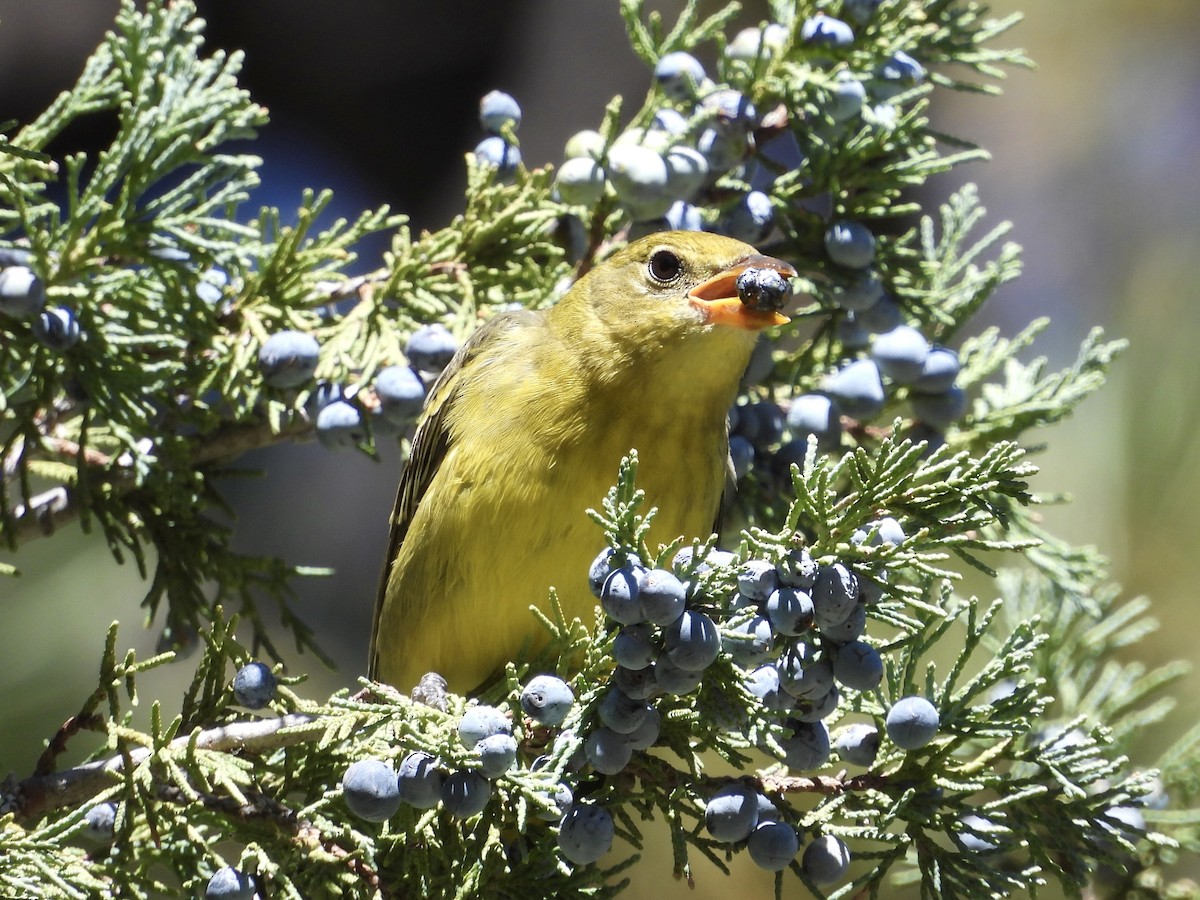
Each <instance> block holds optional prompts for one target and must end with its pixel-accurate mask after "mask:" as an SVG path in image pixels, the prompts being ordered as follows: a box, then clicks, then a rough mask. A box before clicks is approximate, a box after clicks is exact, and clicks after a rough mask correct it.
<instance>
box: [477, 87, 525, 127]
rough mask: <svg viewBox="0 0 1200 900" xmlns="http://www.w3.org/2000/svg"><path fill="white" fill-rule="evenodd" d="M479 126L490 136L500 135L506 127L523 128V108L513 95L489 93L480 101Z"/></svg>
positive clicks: (498, 92) (502, 92)
mask: <svg viewBox="0 0 1200 900" xmlns="http://www.w3.org/2000/svg"><path fill="white" fill-rule="evenodd" d="M479 124H480V125H481V126H482V127H483V130H484V131H486V132H488V133H489V134H500V132H501V131H502V130H503V129H504V127H505V126H506V125H511V126H512V129H513V130H514V131H515V130H516V129H517V128H519V127H520V126H521V107H520V106H519V105H518V103H517V101H516V100H514V99H513V97H512V95H511V94H506V93H504V91H488V92H487V93H486V94H484V95H483V98H482V99H481V100H480V101H479Z"/></svg>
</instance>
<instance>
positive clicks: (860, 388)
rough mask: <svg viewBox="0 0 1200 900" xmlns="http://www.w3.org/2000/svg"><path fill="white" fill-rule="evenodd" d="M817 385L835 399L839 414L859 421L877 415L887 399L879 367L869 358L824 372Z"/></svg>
mask: <svg viewBox="0 0 1200 900" xmlns="http://www.w3.org/2000/svg"><path fill="white" fill-rule="evenodd" d="M821 386H822V388H823V389H824V390H825V391H827V392H828V393H829V394H831V395H833V397H834V398H836V400H837V401H838V407H839V408H840V409H841V411H842V412H843V413H845V414H846V415H848V416H850V417H851V418H853V419H859V420H860V421H861V420H866V419H871V418H874V417H875V416H877V415H878V414H879V413H880V412H881V411H882V410H883V404H884V401H885V400H886V399H887V395H886V394H884V391H883V379H881V378H880V376H879V367H878V366H877V365H876V364H875V362H874V361H873V360H870V359H859V360H855V361H854V362H852V363H850V364H849V365H846V366H843V367H842V368H841V369H838V370H837V371H836V372H833V373H831V374H830V375H827V376H826V377H825V380H824V381H823V382H822V384H821Z"/></svg>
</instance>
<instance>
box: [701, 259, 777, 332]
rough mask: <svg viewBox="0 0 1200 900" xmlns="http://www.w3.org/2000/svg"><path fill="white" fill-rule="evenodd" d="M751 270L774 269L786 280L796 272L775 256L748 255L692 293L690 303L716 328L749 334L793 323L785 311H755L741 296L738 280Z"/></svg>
mask: <svg viewBox="0 0 1200 900" xmlns="http://www.w3.org/2000/svg"><path fill="white" fill-rule="evenodd" d="M747 269H771V270H774V271H776V272H778V273H779V274H780V275H782V276H783V277H784V278H795V277H796V269H795V268H794V267H793V266H791V265H789V264H788V263H785V262H784V261H783V260H781V259H775V258H774V257H771V256H758V255H757V254H756V255H754V256H747V257H745V258H743V259H740V260H738V261H737V262H736V263H734V265H732V266H731V267H729V268H728V269H726V270H725V271H724V272H721V273H720V274H719V275H714V276H713V277H712V278H710V279H708V281H705V282H703V283H701V284H698V285H696V286H695V287H694V288H692V289H691V290H690V291H688V295H687V296H688V301H689V302H690V303H691V304H692V306H694V307H696V309H698V310H700V311H701V312H703V313H704V315H705V318H706V320H707V321H709V322H711V323H712V324H714V325H730V326H732V327H734V328H745V329H747V330H748V331H761V330H762V329H763V328H770V327H771V326H772V325H785V324H787V323H788V322H790V321H791V319H789V318H788V317H787V316H785V315H784V314H783V313H781V312H777V311H775V310H772V309H752V308H751V307H749V306H747V305H746V304H745V303H744V302H743V301H742V298H741V297H740V296H739V295H738V288H737V282H738V277H739V276H740V275H741V274H742V273H743V272H745V271H746V270H747Z"/></svg>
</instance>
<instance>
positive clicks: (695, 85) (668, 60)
mask: <svg viewBox="0 0 1200 900" xmlns="http://www.w3.org/2000/svg"><path fill="white" fill-rule="evenodd" d="M654 81H655V82H656V83H657V84H658V86H659V88H661V89H662V92H663V93H664V94H666V95H667V96H668V97H670V98H671V99H672V100H679V101H684V100H690V99H691V98H693V97H695V96H696V93H697V91H698V90H699V89H700V85H701V84H702V83H703V82H704V66H702V65H700V61H699V60H698V59H696V57H694V56H692V55H691V54H690V53H684V52H682V51H676V52H674V53H668V54H666V55H665V56H663V57H662V58H661V59H659V61H658V62H657V63H656V64H655V66H654Z"/></svg>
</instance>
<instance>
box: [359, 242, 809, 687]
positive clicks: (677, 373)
mask: <svg viewBox="0 0 1200 900" xmlns="http://www.w3.org/2000/svg"><path fill="white" fill-rule="evenodd" d="M747 269H755V270H759V271H761V270H767V271H768V272H769V273H771V274H772V275H773V273H779V275H781V276H783V278H787V277H790V276H793V275H795V270H794V269H793V268H792V267H791V266H790V265H788V264H787V263H784V262H781V261H779V260H775V259H770V258H768V257H763V256H759V255H757V253H756V251H755V250H754V248H752V247H750V246H748V245H747V244H743V243H741V242H739V241H735V240H731V239H730V238H726V237H721V236H718V235H714V234H707V233H701V232H667V233H660V234H654V235H650V236H649V237H646V238H643V239H641V240H637V241H634V242H633V243H630V244H629V245H627V246H626V247H624V248H622V249H621V250H619V251H617V252H616V253H614V254H613V255H612V256H611V257H610V258H609V259H608V260H607V261H605V262H604V263H602V264H601V265H599V266H598V267H596V268H595V269H593V270H591V271H590V272H588V273H587V274H586V275H584V276H583V277H582V278H580V280H579V281H578V282H577V283H576V284H575V285H574V286H573V287H572V288H571V290H570V291H568V293H567V294H566V296H564V297H563V299H562V300H561V301H560V302H559V303H557V304H556V305H555V306H553V307H551V308H549V309H546V310H541V311H536V312H534V311H529V310H518V311H513V312H504V313H500V314H498V315H496V316H495V317H494V318H492V319H490V320H489V321H487V322H486V323H485V324H484V325H482V326H480V328H479V329H478V330H476V332H475V333H474V334H473V335H472V336H471V338H470V339H469V340H468V341H467V342H466V343H465V344H464V345H463V347H462V348H461V349H460V350H459V351H458V353H457V355H456V356H455V357H454V360H453V361H452V362H451V363H450V365H449V366H448V367H447V368H446V370H445V371H444V372H443V373H442V375H441V377H440V378H439V380H438V381H437V383H436V384H435V385H434V386H433V388H432V389H431V391H430V394H429V400H428V402H427V404H426V408H425V411H424V414H423V418H422V420H421V423H420V424H419V426H418V428H417V432H416V435H415V437H414V439H413V446H412V454H411V457H410V459H409V461H408V464H407V467H406V468H405V470H404V473H403V476H402V477H401V481H400V488H399V493H398V496H397V499H396V507H395V511H394V512H393V514H392V521H391V538H390V541H389V544H388V556H387V559H388V561H389V562H388V564H387V567H386V568H385V570H384V574H383V578H382V583H381V585H380V590H379V597H378V601H377V604H376V608H375V620H374V625H373V628H372V635H371V650H370V663H369V671H370V674H371V677H373V678H375V679H378V680H382V681H386V682H388V683H390V684H392V685H394V686H396V687H399V688H401V689H402V690H407V689H409V688H411V687H412V686H413V685H414V684H416V682H417V681H418V680H419V679H420V677H421V676H422V675H423V674H425V673H426V672H431V671H436V672H438V673H440V674H441V675H443V676H444V677H445V678H446V679H447V681H448V683H449V686H450V688H451V689H452V690H456V691H467V690H470V689H472V688H474V687H477V686H479V685H480V684H481V683H482V682H483V681H484V680H485V679H487V678H488V676H490V675H492V674H493V673H495V672H496V671H497V670H498V669H500V668H502V667H503V665H504V664H505V662H507V661H508V660H510V659H513V658H514V657H515V656H516V655H517V653H518V651H519V650H520V648H521V646H522V644H523V643H524V642H525V641H527V640H532V641H534V642H535V643H536V641H537V640H538V638H539V635H540V633H541V628H540V626H539V625H538V624H537V621H536V619H535V618H534V617H533V615H532V614H531V613H530V611H529V606H530V604H539V605H543V606H544V604H545V603H546V600H547V597H548V591H549V588H550V587H551V586H553V587H555V588H556V589H557V591H558V596H559V598H560V600H561V602H562V604H563V607H564V610H565V611H566V613H567V615H568V617H570V616H580V617H582V618H583V619H584V621H589V620H590V617H591V609H592V607H593V604H594V603H595V600H594V598H593V597H592V595H591V593H590V591H589V588H588V578H587V574H588V566H589V564H590V562H591V560H592V559H593V558H594V557H595V556H596V554H597V553H598V552H599V551H600V550H602V549H603V546H604V536H603V533H602V532H601V531H600V529H599V528H597V527H596V525H595V524H594V523H593V522H592V521H591V520H590V519H588V517H587V516H586V515H585V514H584V511H585V510H586V509H587V508H588V507H594V506H598V505H599V503H600V501H601V500H602V499H603V497H604V495H605V493H606V492H607V490H608V488H609V487H610V486H611V485H612V483H613V482H614V480H615V478H616V474H617V468H618V465H619V463H620V460H621V458H622V457H623V456H624V455H625V454H627V453H628V452H629V451H630V449H632V448H636V449H637V451H638V453H639V458H640V464H639V468H638V484H639V487H641V488H643V489H644V490H645V491H646V495H647V501H648V503H649V504H652V505H655V506H657V507H658V508H659V513H658V516H657V517H656V518H655V519H654V522H653V529H652V531H651V534H650V539H651V540H652V541H653V540H658V541H666V540H671V539H673V538H675V537H677V536H678V535H700V536H707V535H708V534H710V533H711V531H712V528H713V525H714V522H715V521H716V517H717V512H718V507H719V505H720V501H721V494H722V491H723V489H724V487H725V483H726V472H727V470H728V438H727V435H726V414H727V412H728V410H729V407H730V404H731V403H732V402H733V400H734V398H735V396H736V393H737V388H738V381H739V379H740V377H741V375H742V372H743V371H744V370H745V368H746V363H747V361H748V360H749V358H750V352H751V350H752V349H753V347H754V342H755V340H756V337H757V332H758V331H760V330H761V329H763V328H766V327H768V326H771V325H777V324H781V323H783V322H786V321H787V318H786V317H785V316H783V315H781V314H780V313H778V312H777V311H775V310H774V309H772V308H769V307H765V306H763V305H761V304H759V303H756V302H753V297H750V298H748V300H747V302H745V303H744V302H743V301H742V300H741V299H740V298H739V294H738V287H737V279H738V276H739V275H741V274H742V273H743V272H745V271H746V270H747ZM751 274H756V273H751ZM776 281H781V279H779V278H776ZM745 283H746V282H745V279H744V280H743V287H744V286H745Z"/></svg>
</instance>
